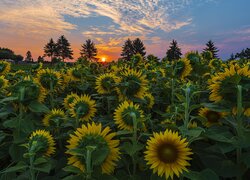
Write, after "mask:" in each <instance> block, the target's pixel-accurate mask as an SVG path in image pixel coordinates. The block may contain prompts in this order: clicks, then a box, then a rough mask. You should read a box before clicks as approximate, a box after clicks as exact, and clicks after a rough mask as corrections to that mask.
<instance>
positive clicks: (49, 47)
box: [43, 38, 57, 61]
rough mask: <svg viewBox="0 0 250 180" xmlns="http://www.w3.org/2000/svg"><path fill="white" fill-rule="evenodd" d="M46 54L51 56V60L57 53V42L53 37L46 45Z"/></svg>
mask: <svg viewBox="0 0 250 180" xmlns="http://www.w3.org/2000/svg"><path fill="white" fill-rule="evenodd" d="M43 50H44V56H48V57H50V58H51V61H52V59H53V57H54V56H55V55H56V50H57V49H56V43H55V42H54V40H53V39H52V38H51V39H50V41H49V42H48V43H47V44H46V45H45V46H44V48H43Z"/></svg>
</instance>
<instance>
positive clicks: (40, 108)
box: [29, 101, 50, 113]
mask: <svg viewBox="0 0 250 180" xmlns="http://www.w3.org/2000/svg"><path fill="white" fill-rule="evenodd" d="M29 109H30V110H31V111H32V112H36V113H39V112H45V113H46V112H49V111H50V110H49V108H48V107H47V106H46V105H44V104H42V103H40V102H37V101H32V102H31V103H30V104H29Z"/></svg>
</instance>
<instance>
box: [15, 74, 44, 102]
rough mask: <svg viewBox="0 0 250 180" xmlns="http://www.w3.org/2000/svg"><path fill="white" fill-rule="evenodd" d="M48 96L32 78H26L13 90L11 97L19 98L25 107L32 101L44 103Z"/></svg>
mask: <svg viewBox="0 0 250 180" xmlns="http://www.w3.org/2000/svg"><path fill="white" fill-rule="evenodd" d="M46 95H47V94H46V91H45V89H44V88H43V87H42V86H41V85H40V84H38V83H36V82H35V81H33V80H32V79H31V78H30V76H26V77H24V79H23V80H21V81H19V82H18V83H16V84H15V85H14V86H13V87H12V88H11V96H15V97H18V100H19V101H20V102H21V103H22V104H23V105H27V104H29V103H30V102H31V101H38V102H44V99H45V98H46Z"/></svg>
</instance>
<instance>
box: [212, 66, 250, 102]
mask: <svg viewBox="0 0 250 180" xmlns="http://www.w3.org/2000/svg"><path fill="white" fill-rule="evenodd" d="M208 83H209V89H210V90H211V93H210V96H209V99H210V100H211V101H214V102H220V101H222V100H225V101H230V102H232V103H236V101H237V99H236V96H237V85H241V86H242V95H243V97H242V99H249V98H250V94H249V88H248V86H247V84H249V83H250V69H249V67H248V66H245V67H240V66H238V65H231V66H230V68H225V70H224V72H220V73H218V74H216V75H215V76H213V77H212V78H211V80H209V81H208Z"/></svg>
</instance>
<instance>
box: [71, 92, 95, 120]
mask: <svg viewBox="0 0 250 180" xmlns="http://www.w3.org/2000/svg"><path fill="white" fill-rule="evenodd" d="M69 106H70V114H71V116H72V117H75V118H78V119H79V120H82V121H89V120H90V119H91V118H92V117H94V116H95V113H96V111H97V110H96V103H95V100H92V99H91V98H90V96H88V95H83V96H80V97H76V98H75V100H74V101H73V102H72V103H71V104H70V105H69Z"/></svg>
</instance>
